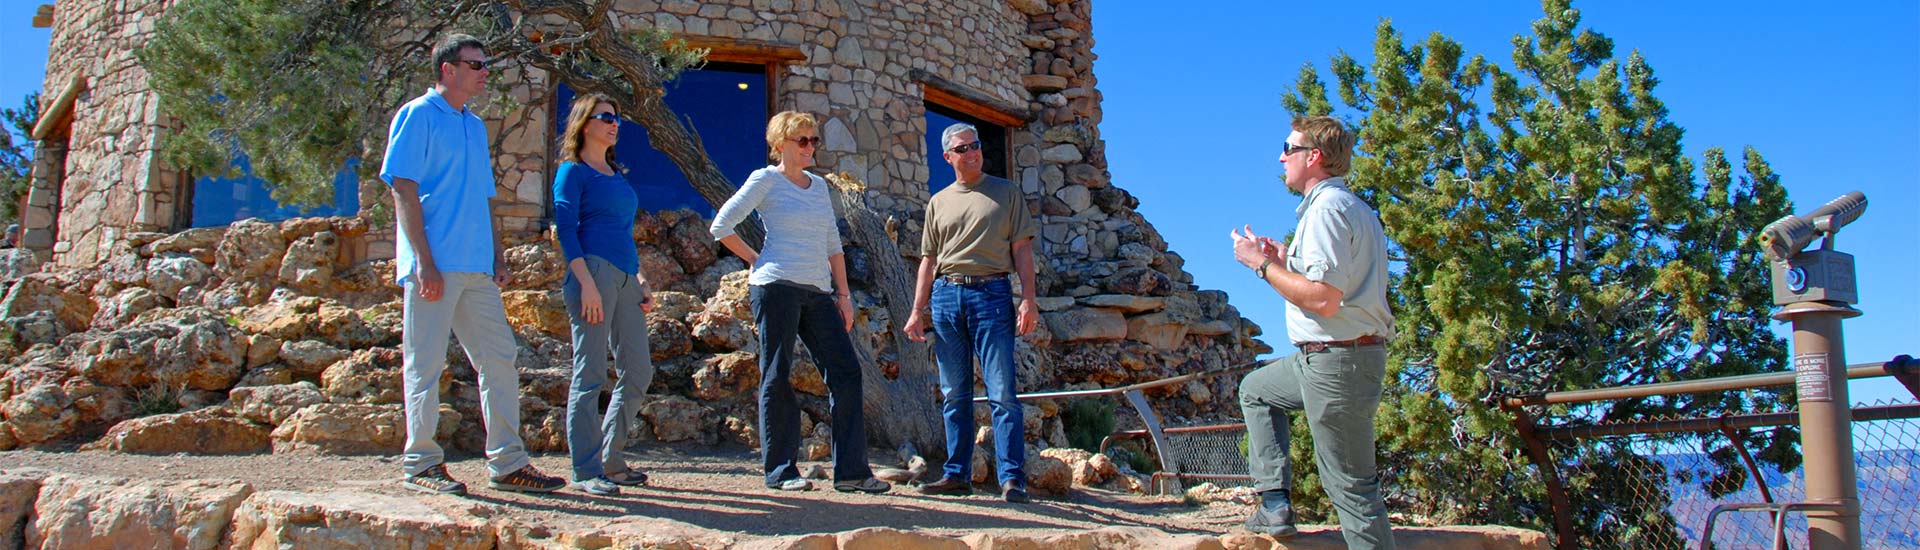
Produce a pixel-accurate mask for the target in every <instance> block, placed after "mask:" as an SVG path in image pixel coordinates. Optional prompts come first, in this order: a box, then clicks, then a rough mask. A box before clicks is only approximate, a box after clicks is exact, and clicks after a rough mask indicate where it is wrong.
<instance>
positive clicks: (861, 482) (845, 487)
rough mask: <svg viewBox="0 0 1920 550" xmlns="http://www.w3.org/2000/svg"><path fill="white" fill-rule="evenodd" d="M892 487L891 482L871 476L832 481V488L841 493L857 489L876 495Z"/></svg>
mask: <svg viewBox="0 0 1920 550" xmlns="http://www.w3.org/2000/svg"><path fill="white" fill-rule="evenodd" d="M892 488H893V485H892V484H890V483H887V482H885V481H880V480H879V479H877V478H871V477H870V478H866V479H850V480H845V481H836V482H834V483H833V490H835V491H839V492H842V493H851V492H855V491H859V492H862V493H867V494H873V495H877V494H880V493H885V492H887V491H888V490H890V489H892Z"/></svg>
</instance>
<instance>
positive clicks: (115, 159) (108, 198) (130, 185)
mask: <svg viewBox="0 0 1920 550" xmlns="http://www.w3.org/2000/svg"><path fill="white" fill-rule="evenodd" d="M170 4H171V1H170V0H122V1H114V2H79V1H63V2H60V3H59V4H58V5H57V7H56V11H55V13H56V14H57V15H56V17H54V20H53V33H52V36H53V39H52V43H51V44H49V47H48V51H50V52H54V53H53V54H52V58H50V59H49V60H48V63H47V78H46V87H45V89H44V90H42V92H41V93H42V96H41V97H45V98H53V97H56V96H58V95H60V93H61V92H62V91H63V90H65V87H66V86H67V85H68V83H70V82H72V81H73V78H74V76H75V75H79V76H81V77H82V78H84V79H85V86H86V91H85V92H84V93H82V94H81V95H80V96H79V97H78V99H77V100H76V101H75V102H74V106H73V125H72V134H71V137H70V138H69V141H68V149H67V165H66V171H65V176H66V177H65V183H64V184H63V186H62V188H61V190H60V193H59V197H60V200H59V210H58V212H59V223H58V228H59V231H58V234H56V235H55V236H54V243H53V253H54V260H55V261H56V262H58V263H60V264H62V265H88V264H91V263H93V262H95V261H98V260H99V259H100V257H101V255H102V250H103V249H104V248H106V247H107V246H109V245H111V244H112V243H114V242H116V241H119V240H121V239H123V238H124V237H125V235H127V234H129V233H134V232H139V231H155V230H170V229H173V228H174V226H175V224H176V220H175V212H176V211H177V208H176V206H177V205H176V204H175V200H176V198H177V190H178V189H179V186H180V183H181V180H180V178H181V175H180V173H179V172H177V171H175V170H170V169H167V168H166V167H165V166H163V165H162V163H161V162H160V161H159V159H158V158H157V155H158V147H159V144H158V143H157V142H156V140H155V138H156V136H157V129H158V128H159V127H160V126H161V125H162V124H164V121H163V120H162V118H161V115H160V110H159V108H160V106H159V96H158V95H157V94H155V93H153V92H152V91H151V90H150V89H148V86H147V73H146V70H145V69H143V68H141V66H140V64H139V62H138V60H137V59H135V58H134V51H135V50H136V49H137V48H138V47H139V45H141V44H143V43H145V42H146V40H147V38H148V37H149V36H151V35H152V33H153V26H154V23H155V22H156V21H157V18H158V17H159V15H160V14H161V13H163V12H164V11H165V9H166V6H168V5H170Z"/></svg>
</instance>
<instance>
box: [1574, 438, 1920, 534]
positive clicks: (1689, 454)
mask: <svg viewBox="0 0 1920 550" xmlns="http://www.w3.org/2000/svg"><path fill="white" fill-rule="evenodd" d="M1913 404H1914V403H1913V402H1879V403H1873V404H1862V405H1859V406H1858V407H1857V408H1856V411H1873V410H1879V411H1886V410H1890V409H1898V408H1899V406H1905V405H1913ZM1904 414H1907V415H1908V416H1902V413H1894V414H1861V413H1858V412H1857V413H1856V418H1855V422H1854V429H1853V432H1854V451H1855V452H1854V456H1855V465H1856V468H1857V470H1858V475H1859V477H1858V483H1859V493H1860V507H1861V516H1860V523H1861V528H1862V530H1863V532H1864V537H1863V539H1864V540H1863V542H1864V544H1863V547H1864V548H1872V549H1887V550H1898V549H1920V418H1916V417H1914V416H1911V414H1912V413H1904ZM1734 433H1736V434H1739V433H1744V432H1740V431H1735V432H1734ZM1586 439H1594V440H1597V441H1598V442H1599V445H1595V446H1593V448H1595V449H1596V450H1595V451H1593V454H1589V455H1585V456H1581V457H1578V458H1575V459H1574V460H1572V463H1573V464H1572V465H1571V466H1563V467H1561V469H1560V474H1561V475H1562V476H1563V477H1564V479H1565V482H1566V484H1567V492H1568V494H1569V495H1571V497H1572V499H1573V500H1574V503H1573V508H1574V509H1575V510H1576V512H1575V517H1576V520H1575V521H1576V523H1578V524H1582V525H1583V526H1584V527H1586V530H1587V531H1588V532H1589V533H1590V536H1591V538H1590V539H1588V540H1581V541H1579V544H1578V545H1577V546H1578V547H1580V548H1594V549H1621V550H1625V549H1647V550H1668V549H1671V550H1682V549H1685V550H1707V549H1712V550H1776V549H1795V550H1797V549H1804V548H1806V547H1807V546H1806V532H1807V521H1806V516H1805V515H1803V514H1799V513H1790V514H1787V516H1786V517H1785V518H1784V520H1785V523H1784V524H1785V529H1784V531H1785V534H1784V536H1783V537H1781V542H1780V546H1778V547H1775V546H1774V544H1775V543H1774V516H1773V513H1771V512H1730V513H1725V514H1722V515H1721V516H1720V518H1719V519H1718V521H1717V523H1716V525H1715V526H1714V532H1713V533H1712V537H1710V538H1709V539H1708V540H1710V541H1711V542H1710V543H1709V545H1708V546H1705V547H1703V546H1702V544H1701V540H1702V538H1701V535H1702V533H1701V532H1700V531H1701V529H1702V528H1703V527H1704V526H1705V525H1706V520H1707V515H1708V513H1710V512H1711V511H1712V510H1713V509H1714V507H1715V506H1718V505H1721V504H1727V503H1758V502H1768V501H1771V502H1797V501H1800V500H1803V499H1804V497H1805V488H1804V486H1805V483H1804V476H1803V475H1802V472H1801V470H1800V469H1799V468H1794V469H1791V470H1789V471H1785V472H1782V471H1780V470H1779V469H1778V468H1777V467H1776V466H1775V465H1773V464H1769V463H1766V462H1756V467H1755V468H1754V469H1757V470H1759V475H1758V477H1756V476H1755V475H1753V474H1751V473H1750V471H1751V470H1750V469H1749V467H1748V466H1747V465H1746V463H1745V460H1743V459H1742V458H1741V457H1739V456H1738V455H1737V453H1734V452H1732V451H1733V450H1734V449H1733V447H1734V443H1733V441H1731V440H1730V438H1729V436H1728V435H1727V434H1726V433H1724V432H1721V431H1699V432H1681V433H1652V434H1650V433H1635V434H1628V435H1608V436H1599V437H1592V438H1586ZM1796 447H1797V445H1796ZM1609 497H1612V498H1609ZM1602 502H1624V503H1626V504H1623V505H1611V506H1609V505H1601V504H1598V503H1602Z"/></svg>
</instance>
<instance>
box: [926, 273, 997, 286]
mask: <svg viewBox="0 0 1920 550" xmlns="http://www.w3.org/2000/svg"><path fill="white" fill-rule="evenodd" d="M940 278H941V279H942V280H945V281H946V282H949V283H953V284H956V285H960V286H972V285H977V284H981V283H990V282H994V281H998V280H1001V279H1005V278H1007V274H1005V273H995V274H992V275H959V274H947V275H941V276H940Z"/></svg>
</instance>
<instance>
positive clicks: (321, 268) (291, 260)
mask: <svg viewBox="0 0 1920 550" xmlns="http://www.w3.org/2000/svg"><path fill="white" fill-rule="evenodd" d="M322 221H324V220H322ZM289 225H292V224H291V222H289ZM339 243H340V237H339V236H338V235H334V234H333V232H332V231H324V230H323V231H318V232H315V233H313V234H310V235H306V236H304V237H299V238H298V240H295V241H293V244H292V245H291V246H289V247H288V248H287V254H286V256H285V257H284V258H282V259H281V262H280V269H279V273H278V275H279V280H280V282H281V283H282V284H285V285H288V286H290V287H293V288H296V289H300V290H301V291H303V292H307V293H314V292H318V291H320V290H323V289H325V288H326V287H327V284H328V283H329V282H331V281H332V280H333V263H334V259H335V258H337V257H339V255H340V253H339Z"/></svg>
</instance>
